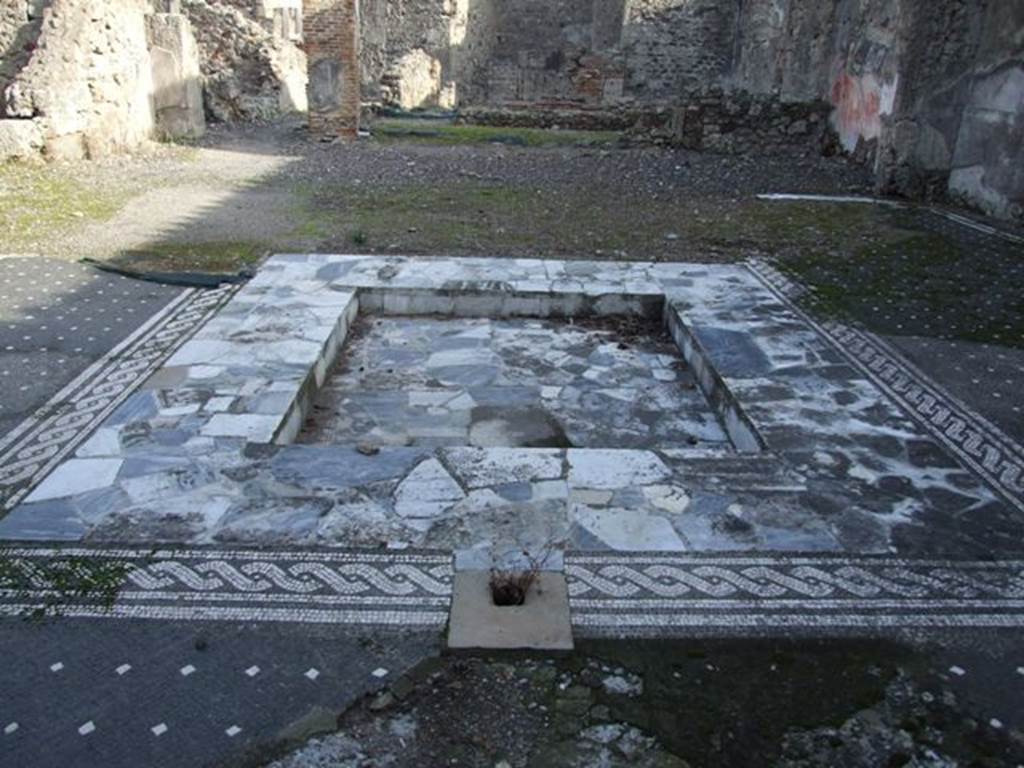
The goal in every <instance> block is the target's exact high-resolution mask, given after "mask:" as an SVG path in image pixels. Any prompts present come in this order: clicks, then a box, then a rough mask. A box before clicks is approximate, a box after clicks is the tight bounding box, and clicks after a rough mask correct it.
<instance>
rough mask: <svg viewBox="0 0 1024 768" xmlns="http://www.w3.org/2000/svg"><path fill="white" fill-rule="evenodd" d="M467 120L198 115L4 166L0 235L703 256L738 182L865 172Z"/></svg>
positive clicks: (721, 253) (722, 253)
mask: <svg viewBox="0 0 1024 768" xmlns="http://www.w3.org/2000/svg"><path fill="white" fill-rule="evenodd" d="M535 133H536V132H534V134H535ZM541 133H543V132H541ZM547 133H550V134H552V135H553V136H555V137H556V138H559V139H561V138H563V137H560V136H558V134H559V132H547ZM478 134H479V132H470V133H469V134H467V135H463V134H456V135H454V136H449V137H446V139H445V141H444V142H440V143H434V142H432V141H429V140H426V141H425V140H423V139H422V138H417V137H402V136H398V137H396V136H394V135H382V136H381V137H380V138H379V139H367V140H362V141H360V142H358V143H355V144H333V143H321V142H315V141H311V140H310V139H309V137H308V135H307V133H306V131H305V129H304V127H303V126H302V125H301V124H300V123H297V122H283V123H279V124H273V125H264V126H257V127H251V126H249V127H232V128H224V127H215V128H214V129H213V130H211V131H210V132H209V134H208V135H207V137H206V138H205V139H204V140H203V141H202V143H200V144H198V145H196V146H192V147H178V146H169V145H157V146H154V147H151V148H150V149H149V150H148V151H147V152H143V153H140V154H138V155H136V156H133V157H120V158H112V159H108V160H104V161H100V162H93V163H87V162H83V163H65V164H55V165H40V166H33V165H25V164H14V165H7V166H4V167H3V168H2V169H0V200H3V202H4V205H3V206H0V208H2V210H3V214H0V230H2V231H6V234H7V237H6V238H5V239H6V243H5V248H4V249H5V250H6V251H11V252H36V253H48V254H63V255H65V256H66V257H68V258H78V257H80V256H91V257H94V258H100V259H107V260H115V261H118V262H125V263H133V264H135V265H143V266H156V265H159V266H160V267H162V268H180V269H189V268H204V267H205V268H208V269H215V270H216V269H231V268H233V267H235V266H237V264H238V263H241V262H246V261H254V260H256V259H258V258H259V257H260V256H262V255H263V254H265V253H269V252H271V251H275V250H278V251H280V250H319V251H338V250H344V251H349V252H390V251H395V252H398V251H400V252H404V253H418V254H419V253H445V254H455V255H459V254H478V253H488V254H491V255H502V254H507V255H535V256H577V257H591V258H593V257H598V258H602V257H603V258H634V259H637V258H689V259H700V260H707V259H710V258H729V257H731V256H738V255H740V254H739V253H735V254H733V253H730V251H731V246H729V247H724V246H722V245H721V244H719V243H718V241H719V240H720V239H721V237H720V235H721V230H722V228H723V226H727V225H729V224H730V222H734V221H736V220H737V219H740V218H742V215H743V209H744V207H745V206H747V205H751V204H752V202H751V200H752V195H753V193H754V192H757V191H762V190H775V189H786V190H795V191H804V192H830V193H835V192H852V191H863V190H865V189H866V188H867V182H868V176H867V173H866V172H865V170H864V169H862V168H859V167H856V166H853V165H848V164H846V163H845V162H842V161H832V160H827V159H824V158H820V157H813V156H808V157H796V158H794V157H769V158H743V157H732V158H723V157H719V156H712V155H699V154H695V153H688V152H683V151H672V150H664V149H650V148H647V149H645V148H635V147H628V146H621V145H618V144H601V145H599V146H591V145H589V144H588V143H586V139H579V141H574V142H573V143H562V142H544V141H541V140H539V139H538V138H537V137H536V136H534V134H530V141H529V142H525V141H524V145H523V146H517V145H514V144H508V143H494V142H491V141H481V140H479V135H478ZM572 136H573V137H574V138H575V137H577V134H572ZM602 137H604V135H603V134H598V135H597V138H602ZM604 138H607V137H604ZM731 239H735V240H736V243H737V244H738V243H740V242H741V240H742V241H744V242H748V241H749V238H741V239H736V238H731Z"/></svg>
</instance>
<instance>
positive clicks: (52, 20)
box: [0, 0, 205, 159]
mask: <svg viewBox="0 0 1024 768" xmlns="http://www.w3.org/2000/svg"><path fill="white" fill-rule="evenodd" d="M0 2H4V3H5V5H4V6H3V10H4V14H3V16H2V18H3V19H4V20H5V21H4V24H3V25H2V29H3V33H2V34H3V40H4V41H5V43H6V45H7V48H6V49H5V51H4V58H3V61H2V65H3V66H2V70H3V72H4V81H3V91H2V99H0V158H8V157H26V156H31V155H33V154H37V153H39V152H40V151H42V152H44V153H45V154H46V155H47V156H49V157H52V158H57V159H76V158H81V157H89V158H95V157H102V156H105V155H108V154H111V153H114V152H119V151H123V150H129V149H132V148H134V147H136V146H138V145H139V144H141V143H142V142H145V141H147V140H149V139H151V138H162V137H172V138H174V137H182V136H187V137H195V136H199V135H201V134H202V132H203V130H204V128H205V121H204V119H203V111H202V99H201V90H200V83H199V67H198V51H197V49H196V44H195V39H194V37H193V34H192V28H191V25H190V24H189V23H188V20H187V19H186V18H185V17H183V16H182V15H180V14H178V13H173V12H168V11H171V10H174V9H173V8H170V7H169V6H172V5H176V0H52V1H51V0H47V1H46V2H40V1H39V0H32V2H31V3H30V4H29V5H28V6H27V7H26V6H24V5H23V4H22V5H21V6H19V9H20V10H19V9H16V10H18V13H13V12H11V9H12V8H14V4H12V3H10V1H9V0H0ZM154 5H155V7H154ZM157 11H160V12H157Z"/></svg>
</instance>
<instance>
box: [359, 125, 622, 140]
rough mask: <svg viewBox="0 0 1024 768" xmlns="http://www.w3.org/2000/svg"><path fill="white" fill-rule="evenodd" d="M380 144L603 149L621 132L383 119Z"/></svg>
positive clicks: (376, 134)
mask: <svg viewBox="0 0 1024 768" xmlns="http://www.w3.org/2000/svg"><path fill="white" fill-rule="evenodd" d="M372 130H373V136H374V138H376V139H377V140H378V141H381V142H385V143H396V142H402V141H418V142H424V143H428V144H440V145H445V146H451V145H455V144H507V145H511V146H518V147H552V146H556V147H557V146H601V145H610V144H615V143H616V142H617V141H619V139H620V138H621V137H622V134H621V133H620V132H618V131H572V130H557V131H556V130H553V129H547V128H507V127H498V126H491V125H456V124H454V123H451V122H446V121H444V120H422V119H415V118H383V119H380V120H377V121H376V122H374V124H373V127H372Z"/></svg>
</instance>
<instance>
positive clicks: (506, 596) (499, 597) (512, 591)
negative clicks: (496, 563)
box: [490, 570, 537, 608]
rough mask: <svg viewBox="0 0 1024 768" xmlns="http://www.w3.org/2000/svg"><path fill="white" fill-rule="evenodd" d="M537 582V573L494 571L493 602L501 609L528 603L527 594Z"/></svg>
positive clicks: (492, 584) (533, 571) (492, 576)
mask: <svg viewBox="0 0 1024 768" xmlns="http://www.w3.org/2000/svg"><path fill="white" fill-rule="evenodd" d="M536 580H537V571H536V570H529V571H518V572H515V571H492V572H491V583H490V586H491V600H492V601H493V602H494V604H495V605H496V606H498V607H499V608H508V607H512V606H517V605H523V604H525V603H526V593H527V592H529V591H530V587H531V586H533V582H534V581H536Z"/></svg>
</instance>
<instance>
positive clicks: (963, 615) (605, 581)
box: [566, 553, 1024, 637]
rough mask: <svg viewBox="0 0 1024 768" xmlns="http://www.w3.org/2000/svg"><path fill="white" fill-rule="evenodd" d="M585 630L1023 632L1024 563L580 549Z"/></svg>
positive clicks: (571, 563) (579, 627) (577, 623)
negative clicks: (625, 552) (624, 552)
mask: <svg viewBox="0 0 1024 768" xmlns="http://www.w3.org/2000/svg"><path fill="white" fill-rule="evenodd" d="M566 578H567V580H568V582H569V599H570V602H571V604H572V607H573V627H574V630H575V631H576V632H577V633H579V634H581V635H593V636H602V635H612V636H620V637H628V636H636V635H640V636H643V635H659V634H665V633H666V632H667V633H670V634H673V635H679V634H683V635H688V634H692V635H700V634H714V633H723V632H725V633H728V634H762V635H768V634H777V633H785V634H787V635H792V634H797V635H799V634H801V633H805V632H821V631H826V632H828V633H829V634H836V633H858V632H865V631H867V632H870V633H872V634H885V633H886V632H889V631H902V630H908V629H910V630H912V629H922V628H933V629H934V628H966V627H975V628H996V627H1011V628H1014V627H1022V626H1024V561H1021V560H1006V561H992V560H989V561H963V560H953V561H950V560H930V559H914V560H905V559H900V558H892V557H883V558H879V557H809V556H786V555H776V556H771V557H765V556H757V555H723V556H706V555H705V556H701V555H652V554H650V553H647V554H641V553H635V554H632V555H618V554H607V553H605V554H594V553H590V554H576V555H571V556H570V557H569V558H568V559H567V562H566Z"/></svg>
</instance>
